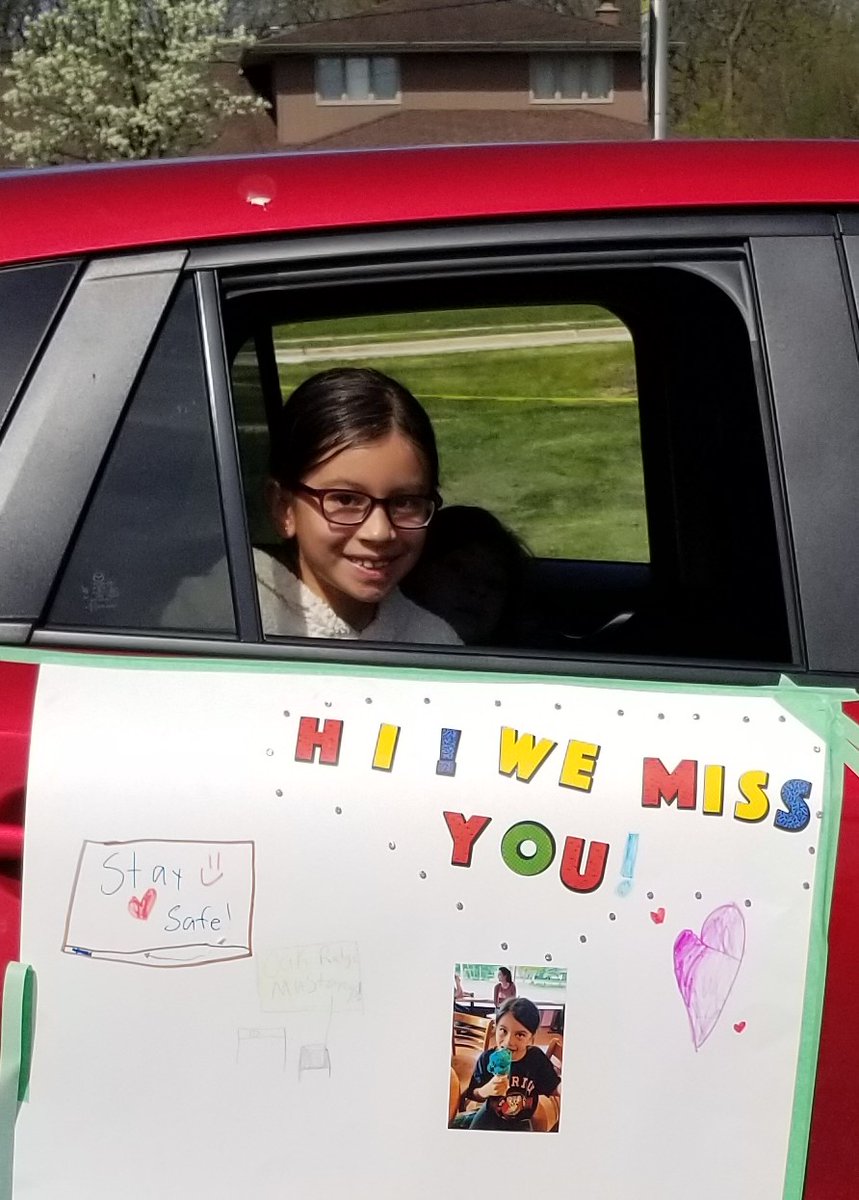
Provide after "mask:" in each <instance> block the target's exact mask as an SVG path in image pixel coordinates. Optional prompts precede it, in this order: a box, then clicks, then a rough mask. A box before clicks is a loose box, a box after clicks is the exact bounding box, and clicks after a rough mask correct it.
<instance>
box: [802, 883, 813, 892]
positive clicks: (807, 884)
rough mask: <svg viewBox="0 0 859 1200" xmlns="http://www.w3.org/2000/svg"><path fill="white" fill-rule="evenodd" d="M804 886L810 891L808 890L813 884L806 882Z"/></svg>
mask: <svg viewBox="0 0 859 1200" xmlns="http://www.w3.org/2000/svg"><path fill="white" fill-rule="evenodd" d="M802 886H803V887H804V888H805V890H806V891H808V889H809V888H810V887H811V884H810V883H808V882H805V883H804V884H803V885H802Z"/></svg>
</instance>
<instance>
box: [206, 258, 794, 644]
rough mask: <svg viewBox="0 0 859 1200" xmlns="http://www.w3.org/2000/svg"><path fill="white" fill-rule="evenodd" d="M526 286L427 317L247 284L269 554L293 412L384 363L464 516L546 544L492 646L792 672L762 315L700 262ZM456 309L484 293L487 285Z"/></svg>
mask: <svg viewBox="0 0 859 1200" xmlns="http://www.w3.org/2000/svg"><path fill="white" fill-rule="evenodd" d="M507 290H508V292H509V299H506V297H505V296H504V287H503V286H502V285H499V281H498V279H497V278H492V279H491V280H489V279H488V280H487V281H486V282H485V283H484V284H483V285H482V291H483V293H484V299H483V303H480V304H473V305H471V306H469V307H461V306H457V307H451V306H448V307H443V306H441V305H433V306H432V307H427V308H421V309H420V310H417V309H415V308H414V307H413V302H414V295H415V289H414V287H411V288H405V287H399V286H397V285H396V284H391V285H390V286H381V285H380V286H379V287H376V288H372V289H371V290H370V291H368V293H366V294H365V295H364V296H360V295H359V294H358V291H357V289H355V290H354V294H351V293H350V294H348V295H344V293H343V292H337V290H336V289H329V290H328V292H327V293H326V296H325V297H323V296H322V295H321V293H320V291H319V290H312V289H308V291H307V292H306V294H304V295H301V294H296V291H295V290H294V289H290V290H289V292H288V293H287V292H284V293H283V294H282V295H278V293H277V291H276V289H274V288H272V289H269V290H268V291H267V292H266V293H262V291H260V292H259V293H257V294H256V295H255V296H250V294H249V292H248V291H247V290H246V289H244V288H243V289H242V292H241V295H238V294H237V295H236V297H235V299H234V300H231V299H230V298H229V289H228V299H227V302H226V304H225V322H226V325H227V340H228V343H229V344H230V345H231V359H232V368H231V374H232V389H233V394H234V401H235V407H236V420H237V425H238V430H239V440H240V447H241V459H242V470H243V475H244V483H245V498H246V506H247V509H248V512H249V514H250V537H251V540H252V542H253V543H254V545H256V546H264V547H272V546H274V545H276V544H277V536H276V534H275V533H274V532H273V530H272V526H271V523H270V521H269V520H268V517H267V513H266V509H265V504H264V503H263V486H264V481H265V475H266V458H267V446H268V424H269V422H270V420H271V414H272V412H273V411H276V409H277V406H278V405H279V404H280V403H282V400H283V398H285V397H287V396H288V395H289V394H290V392H291V391H292V389H293V388H294V387H295V386H296V385H297V384H298V383H299V382H301V381H302V380H303V379H305V378H307V377H308V376H309V375H311V374H313V373H314V372H316V371H318V370H324V369H326V368H328V367H332V366H346V365H368V366H372V367H374V368H376V369H379V370H381V371H383V372H386V373H388V374H390V375H392V376H393V377H394V378H396V379H398V380H400V381H401V382H402V383H404V384H405V385H406V386H407V387H409V388H410V389H411V390H412V391H413V392H414V394H415V395H416V396H417V397H418V399H419V400H420V401H421V402H422V403H423V404H424V406H425V407H426V409H427V411H428V412H429V413H430V415H431V417H432V419H433V422H434V424H435V428H436V431H437V437H438V442H439V446H440V451H441V460H442V471H441V475H442V492H443V495H444V499H445V504H446V505H450V504H455V505H467V506H480V507H482V508H485V509H488V510H489V511H490V512H491V513H492V514H493V515H494V516H495V517H497V518H499V519H500V520H501V521H502V522H503V523H504V525H506V526H507V527H509V528H510V529H511V530H512V531H513V533H514V534H515V535H517V537H518V538H519V539H521V540H522V541H523V542H524V543H525V545H526V546H527V549H528V551H529V557H528V560H527V562H526V564H525V566H524V570H525V572H526V574H527V579H526V580H525V586H523V587H522V588H520V589H519V600H518V603H519V609H520V611H519V613H518V616H517V619H516V620H515V621H513V622H512V623H511V622H507V623H505V626H504V636H503V639H500V638H494V639H490V643H491V644H497V645H503V646H504V647H505V648H512V649H516V650H525V651H527V650H537V651H541V652H546V651H548V652H551V653H555V654H562V655H575V654H578V653H581V652H584V653H589V654H593V653H596V654H600V655H602V654H606V655H620V656H624V657H625V656H629V655H636V656H637V655H645V656H657V657H660V658H694V659H698V660H705V661H706V660H715V661H752V662H763V663H766V662H787V661H789V660H790V658H791V643H790V637H789V633H788V622H787V610H786V601H785V591H784V584H783V579H782V571H781V565H780V559H779V552H778V539H777V533H776V529H777V514H776V512H775V510H774V507H773V490H772V489H773V486H774V468H773V466H772V462H771V457H772V456H771V454H770V453H769V452H768V450H767V444H768V443H767V434H766V425H765V417H764V413H765V411H766V407H765V402H764V396H763V393H762V384H761V383H760V372H759V371H758V370H757V368H756V362H755V355H754V350H753V344H752V340H751V338H750V332H749V325H748V321H749V320H750V318H749V317H748V315H747V314H745V313H744V312H743V311H741V307H740V305H739V304H738V303H737V301H736V300H735V299H734V298H733V297H732V295H730V294H729V292H728V291H727V290H726V289H724V288H723V287H721V286H719V284H718V283H716V282H713V281H712V280H710V279H707V278H704V277H702V275H701V272H700V271H698V270H697V269H696V270H694V271H693V270H686V269H683V268H682V267H678V266H665V267H647V268H637V269H635V270H623V269H617V268H607V269H605V270H603V271H599V270H587V271H583V272H580V273H578V274H576V273H570V274H569V275H567V276H566V277H564V278H563V279H558V278H553V279H552V280H551V281H550V285H549V286H546V281H545V280H537V281H534V280H530V281H527V282H526V284H524V285H523V282H522V280H515V281H511V282H510V284H509V287H508V289H507ZM442 291H443V288H442V286H441V285H436V286H435V287H434V288H426V289H424V292H425V293H426V292H428V293H429V295H430V296H433V295H438V294H439V293H440V292H442ZM447 291H448V293H449V294H458V293H467V292H469V291H470V292H471V293H472V294H474V293H476V294H478V295H479V294H480V291H481V283H480V281H479V280H477V281H475V280H474V279H473V278H472V279H471V281H470V283H469V285H468V287H467V288H463V287H462V286H460V281H459V280H457V288H448V289H447ZM529 292H530V293H531V295H530V296H529V298H528V299H527V300H525V299H523V293H525V294H527V293H529ZM332 294H335V295H336V299H334V300H333V301H332V299H331V296H332ZM490 295H491V296H492V299H493V301H494V303H491V304H490V303H489V302H488V297H489V296H490ZM368 296H369V298H370V301H371V303H369V304H368V303H367V297H368ZM549 296H551V297H552V298H553V301H554V302H549ZM561 296H562V297H563V299H562V300H560V297H561ZM385 299H387V300H388V301H389V304H388V305H387V306H386V305H385V304H384V303H383V301H384V300H385ZM409 299H411V304H410V303H407V301H408V300H409ZM350 300H351V301H352V305H353V306H352V310H351V311H350V310H349V306H348V305H349V301H350ZM380 300H381V301H382V302H381V303H380ZM505 300H506V302H505ZM559 300H560V302H559ZM391 301H396V302H398V303H390V302H391ZM751 580H754V581H755V582H754V586H750V581H751ZM403 587H404V589H405V590H406V591H408V590H409V580H408V579H407V580H406V581H405V583H404V584H403ZM416 598H418V599H419V600H420V602H421V603H422V604H424V606H426V607H432V597H430V598H429V599H428V598H427V596H426V595H425V594H421V595H420V596H417V597H416ZM436 611H441V610H440V609H436ZM442 615H445V616H446V613H442ZM465 640H466V641H469V640H470V639H468V638H466V639H465ZM475 644H487V642H486V639H485V638H483V639H480V640H478V639H476V638H475Z"/></svg>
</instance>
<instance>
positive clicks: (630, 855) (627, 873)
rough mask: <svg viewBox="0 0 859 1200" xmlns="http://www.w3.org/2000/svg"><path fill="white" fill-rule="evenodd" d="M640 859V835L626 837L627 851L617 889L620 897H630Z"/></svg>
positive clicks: (629, 834)
mask: <svg viewBox="0 0 859 1200" xmlns="http://www.w3.org/2000/svg"><path fill="white" fill-rule="evenodd" d="M637 857H638V834H637V833H628V834H627V835H626V849H625V850H624V852H623V866H622V867H621V868H620V883H619V884H618V885H617V887H616V888H615V891H616V892H617V894H618V896H628V895H629V893H630V892H631V891H632V877H633V875H634V874H635V860H636V858H637Z"/></svg>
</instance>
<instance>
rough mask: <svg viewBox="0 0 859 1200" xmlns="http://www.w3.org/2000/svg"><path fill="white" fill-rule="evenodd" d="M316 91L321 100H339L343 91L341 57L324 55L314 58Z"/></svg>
mask: <svg viewBox="0 0 859 1200" xmlns="http://www.w3.org/2000/svg"><path fill="white" fill-rule="evenodd" d="M316 91H317V92H318V93H319V96H320V97H321V99H323V100H339V99H340V98H341V97H342V95H343V91H344V86H343V59H342V58H334V57H332V56H331V55H325V56H323V57H322V58H317V60H316Z"/></svg>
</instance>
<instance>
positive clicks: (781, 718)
mask: <svg viewBox="0 0 859 1200" xmlns="http://www.w3.org/2000/svg"><path fill="white" fill-rule="evenodd" d="M779 720H780V721H782V722H784V721H786V720H787V717H784V716H781V717H779Z"/></svg>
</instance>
